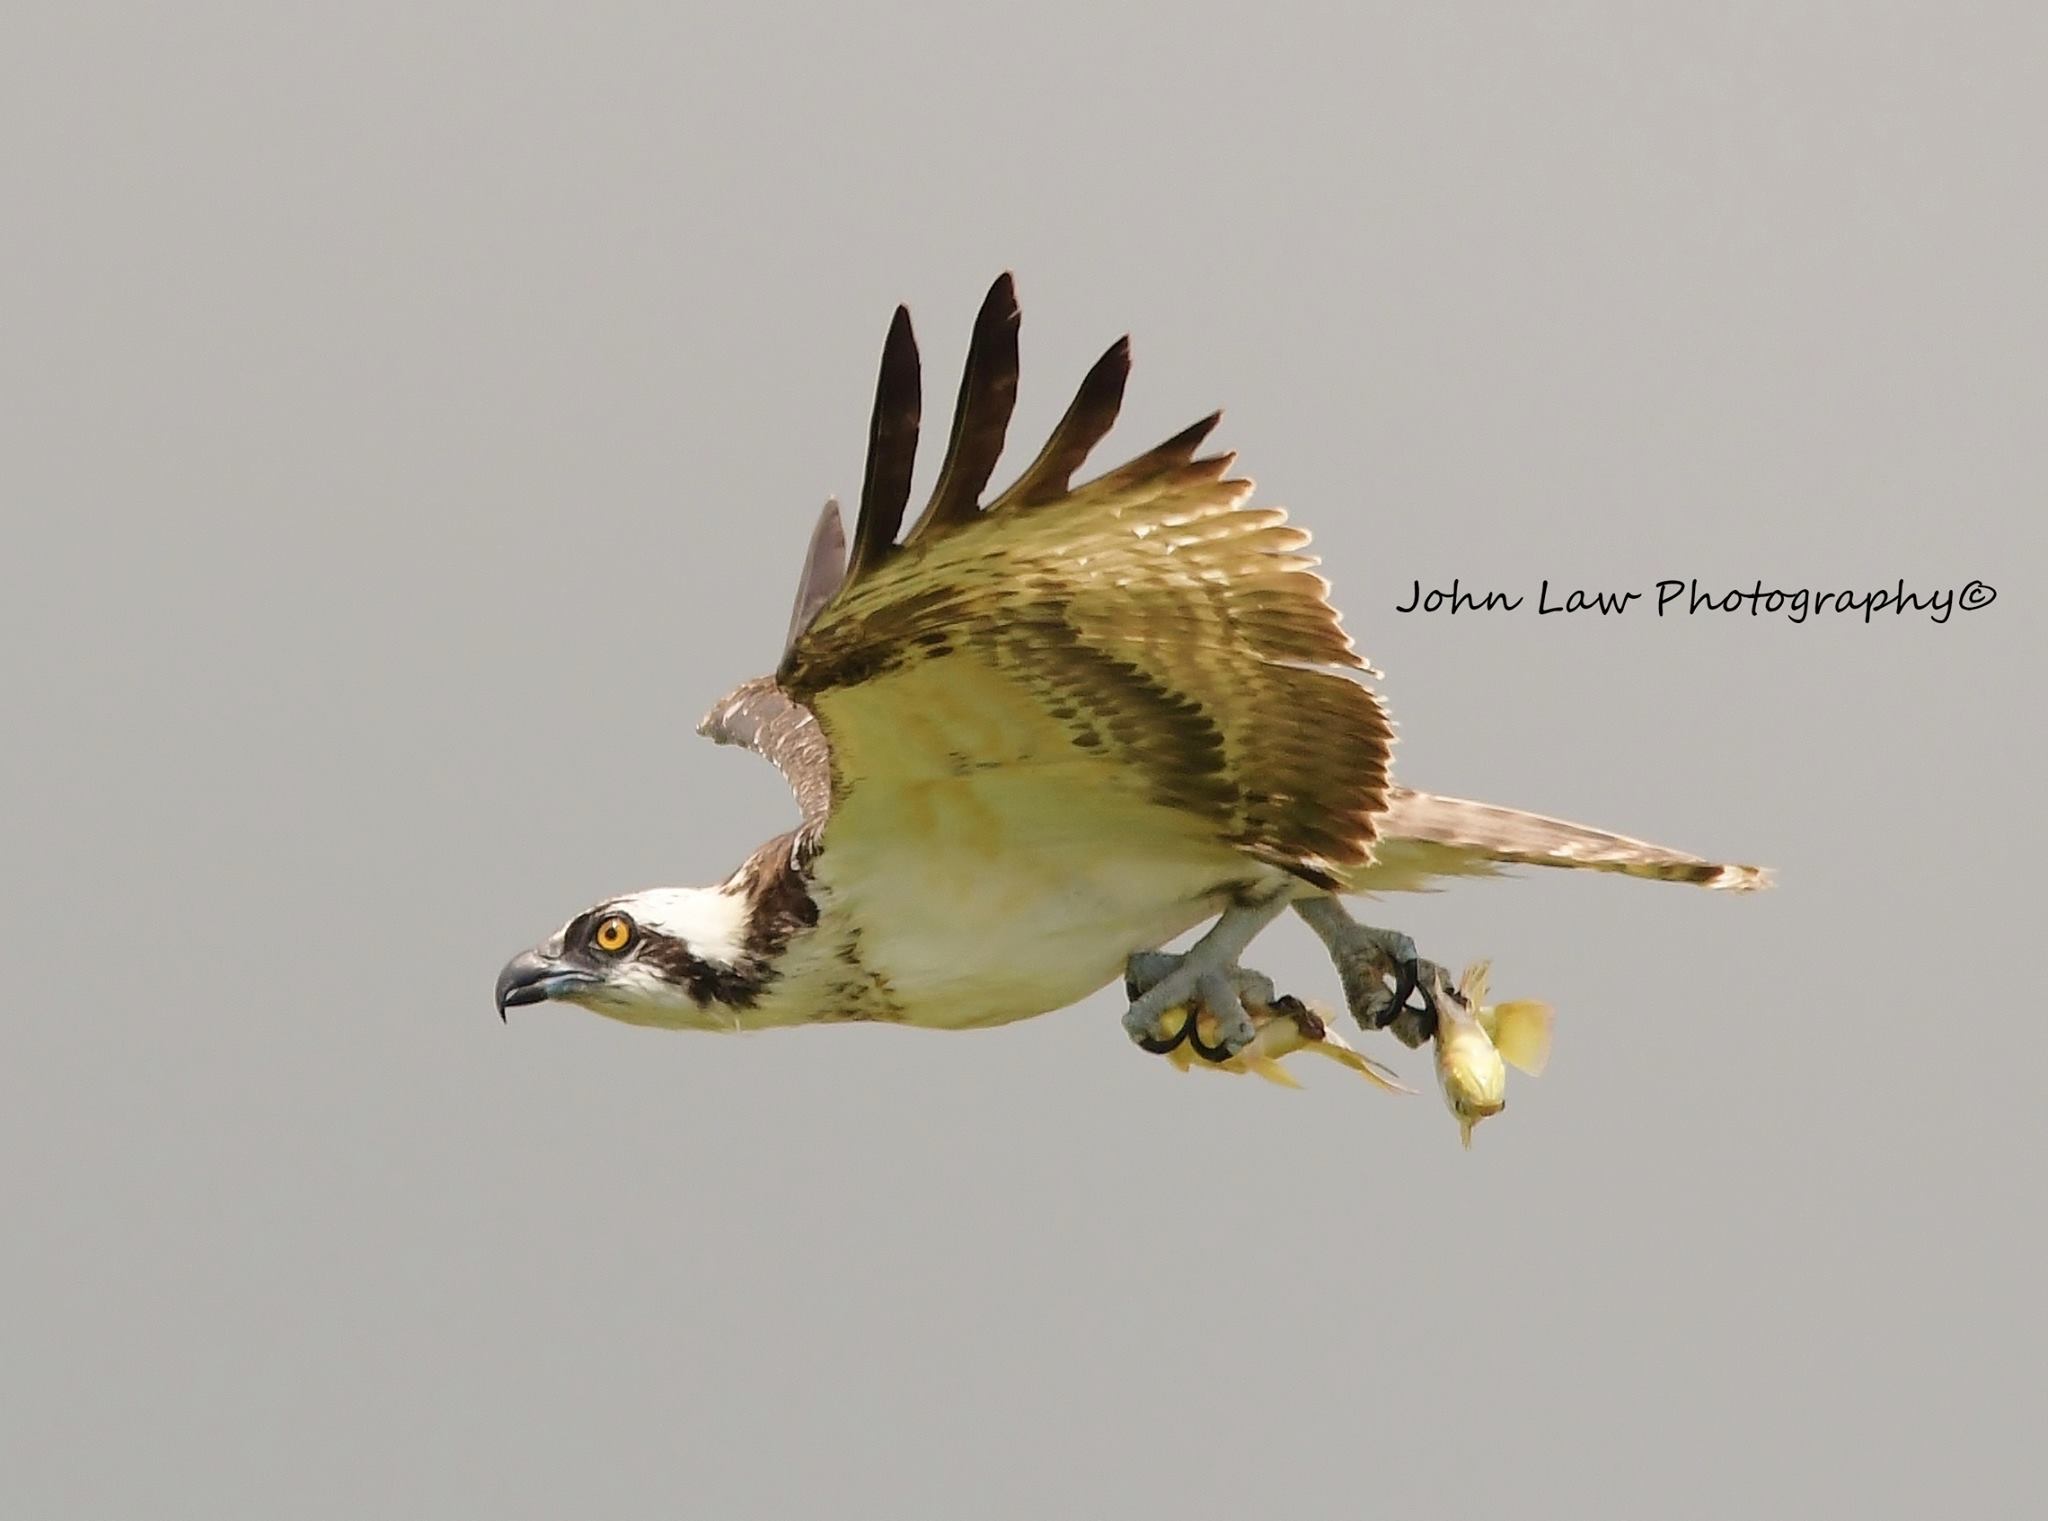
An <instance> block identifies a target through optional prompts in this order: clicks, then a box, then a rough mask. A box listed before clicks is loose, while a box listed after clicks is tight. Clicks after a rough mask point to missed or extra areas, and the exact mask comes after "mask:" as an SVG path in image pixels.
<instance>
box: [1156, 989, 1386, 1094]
mask: <svg viewBox="0 0 2048 1521" xmlns="http://www.w3.org/2000/svg"><path fill="white" fill-rule="evenodd" d="M1245 1012H1246V1013H1248V1014H1250V1015H1251V1017H1252V1025H1253V1027H1254V1028H1255V1029H1256V1030H1257V1031H1258V1033H1257V1034H1256V1035H1254V1036H1253V1037H1252V1041H1251V1044H1250V1045H1248V1046H1246V1047H1245V1048H1244V1049H1243V1050H1242V1051H1240V1052H1238V1053H1237V1055H1235V1056H1233V1057H1231V1058H1230V1059H1229V1060H1228V1061H1222V1062H1212V1061H1207V1060H1201V1059H1198V1058H1197V1057H1196V1055H1195V1049H1194V1046H1195V1042H1194V1040H1183V1041H1180V1042H1179V1043H1178V1044H1176V1045H1175V1046H1174V1048H1173V1049H1172V1050H1171V1051H1168V1052H1167V1053H1166V1059H1167V1060H1168V1061H1170V1062H1172V1063H1173V1064H1174V1065H1175V1066H1176V1067H1178V1068H1180V1070H1181V1071H1183V1072H1189V1071H1193V1070H1195V1069H1197V1068H1200V1069H1203V1070H1206V1071H1210V1072H1229V1073H1234V1074H1238V1075H1242V1074H1244V1073H1247V1072H1249V1073H1253V1074H1255V1075H1256V1076H1259V1077H1263V1078H1264V1079H1265V1080H1266V1081H1267V1082H1269V1083H1278V1084H1280V1086H1281V1087H1283V1088H1299V1087H1300V1086H1301V1084H1300V1083H1298V1082H1296V1081H1295V1079H1294V1074H1293V1073H1291V1072H1289V1071H1288V1070H1287V1069H1286V1068H1284V1067H1282V1066H1281V1065H1280V1059H1281V1058H1282V1057H1285V1056H1292V1055H1293V1054H1294V1053H1295V1052H1297V1051H1314V1052H1316V1053H1318V1054H1319V1055H1322V1056H1327V1057H1328V1058H1329V1059H1330V1060H1331V1061H1334V1062H1336V1063H1338V1064H1339V1065H1341V1066H1345V1067H1349V1068H1350V1069H1351V1070H1352V1071H1353V1072H1356V1073H1357V1074H1358V1075H1359V1076H1360V1077H1362V1078H1364V1079H1365V1080H1366V1081H1367V1082H1369V1083H1372V1084H1374V1085H1375V1086H1377V1087H1381V1088H1384V1089H1386V1090H1387V1091H1388V1092H1389V1093H1413V1092H1414V1091H1415V1090H1414V1089H1413V1088H1410V1087H1408V1086H1407V1085H1405V1084H1404V1083H1402V1082H1401V1080H1400V1079H1399V1078H1397V1077H1395V1076H1394V1074H1393V1072H1392V1071H1391V1070H1389V1069H1388V1068H1386V1067H1383V1066H1381V1065H1380V1064H1379V1063H1378V1062H1376V1061H1374V1060H1373V1059H1372V1058H1371V1057H1369V1056H1367V1055H1365V1053H1363V1052H1362V1051H1358V1050H1355V1049H1353V1048H1352V1047H1351V1046H1349V1045H1347V1044H1345V1041H1344V1038H1343V1037H1342V1036H1341V1035H1339V1034H1338V1033H1337V1032H1336V1031H1335V1030H1333V1029H1332V1028H1331V1027H1330V1021H1329V1020H1328V1019H1326V1018H1325V1017H1324V1016H1323V1015H1322V1014H1320V1013H1318V1012H1317V1011H1316V1010H1314V1009H1311V1008H1309V1007H1308V1006H1307V1005H1306V1004H1304V1003H1302V1002H1301V1000H1300V999H1298V998H1286V997H1282V998H1276V999H1274V1000H1273V1002H1272V1003H1271V1004H1270V1005H1267V1004H1259V1003H1253V1002H1250V1001H1247V1002H1246V1004H1245ZM1188 1017H1189V1011H1188V1008H1187V1006H1186V1005H1184V1004H1183V1005H1181V1006H1179V1007H1177V1008H1172V1009H1168V1010H1167V1011H1166V1013H1165V1014H1164V1015H1162V1016H1161V1017H1160V1023H1159V1028H1160V1033H1161V1035H1162V1036H1163V1037H1164V1038H1165V1039H1167V1040H1172V1039H1173V1038H1174V1037H1175V1036H1177V1035H1179V1034H1180V1032H1181V1031H1182V1030H1183V1029H1185V1028H1186V1027H1187V1021H1188ZM1194 1018H1195V1028H1194V1029H1193V1030H1192V1031H1191V1032H1189V1033H1190V1034H1191V1035H1193V1036H1194V1037H1196V1038H1197V1039H1199V1040H1200V1041H1201V1042H1202V1044H1203V1045H1206V1046H1209V1047H1212V1048H1213V1047H1214V1046H1215V1044H1216V1041H1217V1036H1218V1030H1217V1027H1216V1017H1215V1015H1213V1014H1211V1013H1209V1012H1208V1010H1206V1009H1204V1010H1201V1011H1200V1012H1199V1013H1197V1014H1195V1016H1194Z"/></svg>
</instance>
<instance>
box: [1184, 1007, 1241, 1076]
mask: <svg viewBox="0 0 2048 1521" xmlns="http://www.w3.org/2000/svg"><path fill="white" fill-rule="evenodd" d="M1197 1022H1198V1021H1197V1020H1196V1019H1195V1017H1194V1016H1193V1014H1190V1015H1189V1016H1188V1027H1187V1029H1185V1030H1183V1031H1182V1032H1181V1033H1182V1034H1183V1035H1185V1036H1186V1037H1187V1041H1188V1044H1189V1045H1191V1046H1193V1047H1194V1048H1195V1055H1197V1056H1199V1057H1201V1059H1202V1060H1203V1061H1205V1062H1215V1063H1218V1064H1221V1063H1223V1062H1227V1061H1229V1060H1230V1059H1231V1057H1233V1056H1235V1055H1237V1053H1236V1052H1235V1051H1233V1050H1231V1049H1230V1048H1229V1047H1228V1046H1212V1045H1208V1044H1206V1043H1205V1042H1204V1041H1203V1039H1202V1037H1201V1036H1199V1035H1197V1034H1196V1033H1195V1025H1196V1024H1197Z"/></svg>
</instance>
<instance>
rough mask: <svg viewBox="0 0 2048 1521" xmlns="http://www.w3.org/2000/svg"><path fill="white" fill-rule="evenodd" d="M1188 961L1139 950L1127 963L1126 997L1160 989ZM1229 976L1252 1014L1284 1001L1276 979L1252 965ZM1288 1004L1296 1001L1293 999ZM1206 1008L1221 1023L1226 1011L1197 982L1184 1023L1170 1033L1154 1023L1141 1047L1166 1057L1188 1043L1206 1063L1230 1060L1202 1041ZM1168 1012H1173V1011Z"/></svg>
mask: <svg viewBox="0 0 2048 1521" xmlns="http://www.w3.org/2000/svg"><path fill="white" fill-rule="evenodd" d="M1185 960H1187V957H1185V956H1180V955H1176V954H1175V953H1174V952H1172V951H1139V952H1138V953H1137V954H1136V955H1134V956H1132V957H1131V959H1130V960H1129V961H1128V962H1126V963H1125V964H1124V996H1125V997H1126V998H1129V999H1131V1000H1133V1001H1136V1000H1137V999H1138V998H1139V997H1140V996H1141V995H1143V994H1144V993H1146V992H1148V991H1150V990H1151V989H1152V988H1153V987H1155V986H1157V985H1158V983H1159V981H1160V979H1161V978H1163V977H1166V976H1167V975H1168V974H1170V973H1171V972H1172V971H1173V970H1174V969H1175V968H1176V967H1178V966H1179V965H1180V964H1181V963H1182V962H1183V961H1185ZM1227 976H1228V978H1229V981H1230V987H1231V990H1232V991H1233V992H1235V993H1236V995H1237V1000H1238V1003H1239V1005H1240V1006H1241V1007H1243V1008H1244V1010H1245V1011H1246V1013H1248V1014H1249V1013H1251V1012H1253V1011H1254V1010H1259V1011H1263V1010H1266V1009H1277V1008H1278V1007H1279V1006H1280V1004H1281V1003H1282V1002H1283V1000H1281V999H1280V998H1278V997H1277V996H1276V995H1275V993H1274V991H1273V979H1272V978H1270V977H1268V976H1267V975H1266V974H1265V973H1264V972H1255V971H1253V970H1252V969H1251V968H1250V967H1248V966H1240V967H1232V968H1231V970H1230V971H1229V973H1228V974H1227ZM1286 1001H1287V1002H1293V1000H1286ZM1205 1009H1206V1010H1207V1011H1208V1012H1209V1013H1210V1015H1212V1016H1213V1017H1215V1018H1216V1019H1218V1020H1219V1021H1220V1020H1221V1018H1222V1011H1221V1009H1220V1007H1219V1006H1218V1005H1216V1004H1212V1003H1210V1002H1209V998H1208V995H1207V993H1205V992H1204V990H1203V984H1202V983H1200V982H1197V983H1196V984H1195V994H1194V999H1193V1001H1192V1002H1191V1003H1190V1004H1189V1005H1188V1008H1187V1012H1186V1018H1184V1019H1183V1020H1182V1021H1181V1022H1180V1027H1179V1028H1178V1029H1174V1030H1171V1031H1166V1030H1164V1029H1162V1027H1161V1025H1160V1023H1159V1021H1158V1020H1154V1021H1153V1025H1152V1033H1150V1034H1148V1035H1145V1036H1143V1037H1141V1038H1140V1039H1139V1041H1138V1044H1139V1045H1141V1046H1143V1047H1144V1048H1145V1049H1146V1050H1147V1051H1151V1052H1155V1053H1157V1054H1158V1055H1161V1056H1164V1055H1165V1054H1166V1053H1168V1052H1169V1051H1173V1050H1175V1049H1177V1048H1178V1047H1179V1046H1180V1044H1181V1042H1183V1041H1186V1042H1188V1043H1189V1044H1190V1045H1192V1046H1193V1047H1194V1048H1195V1054H1196V1055H1197V1056H1200V1057H1201V1058H1202V1059H1203V1060H1204V1061H1212V1062H1222V1061H1228V1060H1230V1057H1231V1054H1232V1053H1231V1052H1229V1051H1226V1050H1223V1049H1222V1048H1221V1047H1217V1046H1211V1045H1209V1044H1208V1043H1207V1042H1205V1041H1204V1040H1203V1039H1202V1036H1201V1016H1202V1012H1203V1010H1205ZM1165 1012H1170V1010H1168V1011H1165Z"/></svg>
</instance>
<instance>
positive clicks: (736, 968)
mask: <svg viewBox="0 0 2048 1521" xmlns="http://www.w3.org/2000/svg"><path fill="white" fill-rule="evenodd" d="M747 920H748V909H747V904H746V901H745V900H744V898H742V897H740V896H739V895H737V894H734V893H732V892H729V891H726V890H725V889H723V888H716V887H669V888H658V889H655V890H654V891H651V892H642V893H631V894H628V895H627V896H625V897H621V898H610V899H607V900H606V901H604V902H602V903H600V904H598V905H596V906H595V907H594V908H589V909H586V910H584V911H583V912H582V913H580V914H578V915H576V917H575V918H573V919H571V920H570V921H569V922H568V923H567V924H565V925H563V926H562V928H561V929H560V930H558V931H557V932H556V933H555V934H554V935H552V936H550V937H549V938H548V939H547V940H545V941H543V942H542V943H541V944H539V945H537V946H535V947H533V949H531V950H527V951H521V952H520V953H519V954H518V955H517V956H514V957H513V958H512V959H511V960H510V961H508V962H506V963H505V967H504V970H503V971H501V972H499V973H498V989H497V997H498V1013H499V1015H500V1016H501V1017H502V1016H503V1015H504V1013H505V1011H506V1010H507V1009H512V1008H518V1007H520V1006H521V1005H524V1004H530V1003H542V1002H545V1001H548V1000H555V1001H558V1002H562V1003H573V1004H577V1005H580V1006H581V1007H583V1008H586V1009H589V1010H590V1011H591V1012H592V1013H595V1014H603V1015H605V1016H606V1017H607V1018H611V1019H618V1020H624V1021H625V1022H626V1023H628V1024H636V1025H668V1026H687V1025H697V1026H705V1025H718V1024H720V1023H723V1022H724V1021H723V1020H722V1019H721V1016H720V1010H721V1008H725V1007H729V1006H731V1005H733V1004H734V1003H736V1002H738V1001H740V999H739V996H738V995H740V994H741V993H743V992H744V990H745V989H746V987H747V986H748V984H749V983H750V982H751V981H752V980H753V979H754V977H755V976H756V975H757V972H756V969H754V968H753V967H752V966H751V958H750V956H749V954H748V951H747V947H746V940H747Z"/></svg>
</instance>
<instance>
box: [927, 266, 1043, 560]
mask: <svg viewBox="0 0 2048 1521" xmlns="http://www.w3.org/2000/svg"><path fill="white" fill-rule="evenodd" d="M1021 321H1022V312H1021V311H1020V309H1019V308H1018V305H1017V282H1016V280H1015V279H1014V278H1013V277H1012V276H1011V275H1010V273H1009V271H1007V270H1005V271H1004V272H1003V273H1002V274H1001V275H999V276H997V278H996V282H995V284H993V285H991V286H990V287H989V288H988V294H987V295H986V296H985V297H983V298H982V303H981V310H980V312H979V313H977V314H976V316H975V319H974V336H973V337H972V338H971V339H970V340H969V341H968V345H967V366H966V369H965V370H964V371H963V372H962V373H961V376H960V399H959V401H958V402H957V404H956V405H955V406H954V409H953V433H952V437H951V438H950V439H949V440H948V442H947V444H946V458H945V462H944V463H943V464H942V465H940V466H939V479H938V484H937V485H936V486H934V487H933V488H932V499H931V504H930V505H929V506H928V507H926V508H925V512H924V516H923V517H922V518H920V519H919V520H918V523H917V526H916V527H915V528H913V529H912V530H911V531H910V538H911V539H916V538H918V537H920V536H921V535H923V534H926V533H943V532H945V530H946V529H947V528H949V527H952V526H955V525H957V524H960V523H964V522H966V521H967V520H968V519H970V518H972V517H973V516H974V515H975V514H976V513H977V512H978V511H979V510H980V501H981V491H982V488H983V487H984V486H986V485H987V484H988V478H989V476H991V475H992V474H994V473H995V468H996V461H997V460H998V459H1000V458H1001V457H1002V453H1003V440H1004V439H1005V438H1006V437H1007V436H1008V434H1009V431H1010V414H1011V413H1012V412H1013V411H1015V410H1016V406H1017V329H1018V326H1019V324H1020V322H1021Z"/></svg>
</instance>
